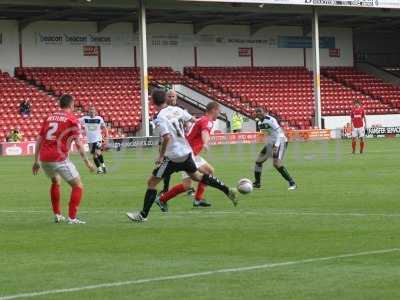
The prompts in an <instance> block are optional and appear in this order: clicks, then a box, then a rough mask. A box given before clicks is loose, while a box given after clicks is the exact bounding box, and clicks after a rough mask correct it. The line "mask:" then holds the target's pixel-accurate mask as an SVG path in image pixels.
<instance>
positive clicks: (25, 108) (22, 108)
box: [19, 99, 31, 117]
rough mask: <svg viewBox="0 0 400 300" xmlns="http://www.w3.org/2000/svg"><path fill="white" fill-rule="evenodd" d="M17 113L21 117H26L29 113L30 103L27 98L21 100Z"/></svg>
mask: <svg viewBox="0 0 400 300" xmlns="http://www.w3.org/2000/svg"><path fill="white" fill-rule="evenodd" d="M19 113H20V114H21V116H23V117H28V116H29V115H30V114H31V104H30V103H29V101H28V100H26V99H25V100H24V101H22V102H21V104H20V105H19Z"/></svg>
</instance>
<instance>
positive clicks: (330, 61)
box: [0, 21, 353, 71]
mask: <svg viewBox="0 0 400 300" xmlns="http://www.w3.org/2000/svg"><path fill="white" fill-rule="evenodd" d="M0 25H1V27H0V31H1V32H3V39H4V43H3V45H1V46H0V54H1V55H0V68H1V69H6V70H11V71H12V69H13V68H14V67H15V66H18V30H17V23H16V22H14V21H0ZM39 32H42V33H58V34H62V33H65V34H82V33H87V34H88V33H95V32H96V24H95V23H94V22H58V21H57V22H50V21H47V22H36V23H33V24H31V25H29V26H28V27H27V28H26V29H24V31H23V35H22V38H23V53H24V65H25V66H87V67H95V66H97V65H98V60H97V57H90V56H84V55H83V49H82V45H69V44H63V45H46V44H43V43H37V41H36V38H35V37H36V34H37V33H39ZM103 33H104V34H110V33H115V34H123V35H126V36H130V37H132V41H131V42H130V43H129V44H128V43H125V44H124V43H118V44H115V45H113V46H112V47H111V46H102V47H101V54H102V65H103V66H133V65H134V54H133V53H134V50H133V49H134V46H135V45H137V34H134V33H133V28H132V24H129V23H119V24H114V25H111V26H109V27H107V28H106V29H105V31H104V32H103ZM147 33H148V53H149V66H171V67H173V68H174V69H176V70H182V68H183V67H184V66H193V65H194V53H193V52H194V51H193V48H194V46H196V47H197V53H198V65H199V66H250V58H249V57H239V55H238V48H240V47H253V51H254V52H253V53H254V65H255V66H303V64H304V57H303V49H284V48H277V46H276V40H277V38H278V36H279V35H288V36H291V35H293V36H300V35H301V33H302V30H301V28H300V27H268V28H264V29H262V30H260V31H259V32H257V33H256V34H255V35H253V36H250V28H249V26H244V25H243V26H239V25H213V26H209V27H206V28H204V29H203V30H202V31H200V32H199V33H198V35H197V36H195V35H193V26H192V25H190V24H150V25H149V26H148V32H147ZM332 35H333V36H335V37H336V46H337V47H338V48H340V49H341V57H340V58H330V57H329V52H328V49H321V64H322V65H325V66H332V65H334V66H352V65H353V54H352V53H353V51H352V49H353V45H352V30H351V29H340V28H339V29H337V28H336V29H335V28H321V36H332ZM207 36H208V37H211V38H210V40H207V39H204V37H207ZM213 37H214V41H213ZM216 37H218V38H221V39H223V40H224V41H222V42H215V40H216V39H217V38H216ZM229 38H239V39H244V40H245V41H246V42H244V43H238V42H229V41H228V39H229ZM157 39H158V40H159V41H160V40H161V41H162V42H168V41H169V42H171V41H172V42H174V41H175V42H176V43H175V44H174V43H172V44H169V45H164V44H163V43H161V45H160V44H157V43H155V41H156V40H157ZM248 39H250V40H251V41H253V42H247V40H248ZM254 40H267V41H272V44H269V43H268V44H258V43H254ZM273 41H275V45H274V44H273ZM137 59H138V62H139V61H140V53H139V49H137ZM311 63H312V61H311V50H310V49H307V65H308V66H311Z"/></svg>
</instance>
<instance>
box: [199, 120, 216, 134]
mask: <svg viewBox="0 0 400 300" xmlns="http://www.w3.org/2000/svg"><path fill="white" fill-rule="evenodd" d="M212 128H213V123H212V122H211V121H210V120H207V119H204V120H201V123H200V131H208V132H211V129H212Z"/></svg>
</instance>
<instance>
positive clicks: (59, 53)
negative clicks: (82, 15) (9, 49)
mask: <svg viewBox="0 0 400 300" xmlns="http://www.w3.org/2000/svg"><path fill="white" fill-rule="evenodd" d="M39 32H42V33H55V34H63V33H65V34H77V33H95V32H96V23H93V22H36V23H33V24H31V25H29V26H28V27H27V28H25V30H24V31H23V32H22V43H23V49H24V66H26V67H48V66H54V67H67V66H71V67H96V66H97V57H95V56H83V50H82V46H81V45H76V46H72V45H66V44H63V45H44V44H40V43H37V42H36V34H37V33H39Z"/></svg>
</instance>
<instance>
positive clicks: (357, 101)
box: [354, 99, 361, 107]
mask: <svg viewBox="0 0 400 300" xmlns="http://www.w3.org/2000/svg"><path fill="white" fill-rule="evenodd" d="M354 106H355V107H360V106H361V101H360V100H358V99H356V100H354Z"/></svg>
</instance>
